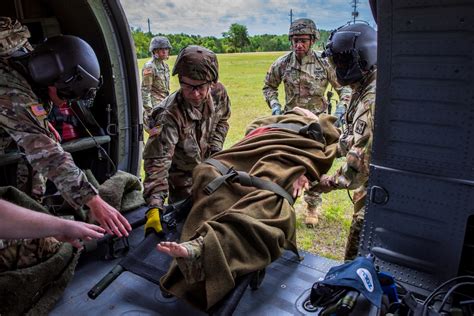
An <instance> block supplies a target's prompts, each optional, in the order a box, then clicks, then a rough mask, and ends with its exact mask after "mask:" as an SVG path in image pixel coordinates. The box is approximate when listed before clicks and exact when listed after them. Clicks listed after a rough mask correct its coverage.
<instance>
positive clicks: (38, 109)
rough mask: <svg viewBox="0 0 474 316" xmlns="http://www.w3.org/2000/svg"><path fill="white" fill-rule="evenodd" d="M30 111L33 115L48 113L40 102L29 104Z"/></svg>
mask: <svg viewBox="0 0 474 316" xmlns="http://www.w3.org/2000/svg"><path fill="white" fill-rule="evenodd" d="M31 112H33V114H34V115H35V116H45V115H47V114H48V113H47V112H46V110H45V109H44V107H43V105H42V104H33V105H32V106H31Z"/></svg>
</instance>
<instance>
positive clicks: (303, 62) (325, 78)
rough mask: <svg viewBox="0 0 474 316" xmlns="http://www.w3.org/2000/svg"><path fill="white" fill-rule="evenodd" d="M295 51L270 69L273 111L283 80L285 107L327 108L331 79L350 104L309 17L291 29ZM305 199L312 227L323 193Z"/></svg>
mask: <svg viewBox="0 0 474 316" xmlns="http://www.w3.org/2000/svg"><path fill="white" fill-rule="evenodd" d="M289 38H290V41H291V44H292V49H293V51H292V52H290V53H288V54H286V55H284V56H282V57H280V58H278V59H277V61H275V62H274V63H273V64H272V65H271V66H270V69H269V70H268V72H267V76H266V78H265V85H264V86H263V95H264V97H265V100H266V101H267V103H268V106H269V107H270V108H271V109H272V114H273V115H278V114H281V105H280V101H279V100H278V86H279V85H280V84H281V82H282V81H283V83H284V86H285V99H286V104H285V108H284V111H285V112H286V111H288V110H291V109H293V108H294V107H296V106H298V107H301V108H305V109H308V110H310V111H312V112H313V113H315V114H316V115H319V114H320V113H323V112H325V111H326V110H327V108H328V103H327V101H326V100H325V99H324V92H325V91H326V88H327V86H328V84H329V83H331V85H332V86H333V87H335V88H336V91H337V92H338V94H339V95H340V104H338V106H341V103H345V104H348V102H349V100H350V94H351V91H350V89H349V88H348V87H346V88H344V89H341V88H339V87H340V86H339V84H338V83H337V80H336V75H335V73H334V71H333V70H332V68H331V67H329V65H328V63H327V61H326V60H325V59H323V58H321V56H318V54H317V53H316V52H315V51H313V50H312V49H311V47H312V46H313V44H314V43H315V42H316V41H317V40H318V39H319V31H318V30H317V29H316V24H315V23H314V22H313V21H312V20H310V19H298V20H295V21H294V22H293V23H292V24H291V26H290V31H289ZM304 200H305V202H306V203H307V205H308V208H307V212H306V216H305V224H306V225H307V226H308V227H313V226H314V225H316V224H317V222H318V216H319V214H320V213H321V204H322V198H321V194H320V193H318V192H315V191H314V190H311V188H310V189H309V190H306V192H305V196H304Z"/></svg>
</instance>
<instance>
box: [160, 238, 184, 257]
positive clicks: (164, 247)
mask: <svg viewBox="0 0 474 316" xmlns="http://www.w3.org/2000/svg"><path fill="white" fill-rule="evenodd" d="M156 249H157V250H158V251H161V252H164V253H166V254H167V255H169V256H171V257H175V258H187V257H190V255H189V252H188V250H187V249H186V247H184V246H182V245H181V244H178V243H177V242H174V241H162V242H160V243H159V244H158V245H156Z"/></svg>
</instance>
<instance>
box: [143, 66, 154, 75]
mask: <svg viewBox="0 0 474 316" xmlns="http://www.w3.org/2000/svg"><path fill="white" fill-rule="evenodd" d="M152 73H153V69H152V68H144V69H143V75H144V76H147V75H151V74H152Z"/></svg>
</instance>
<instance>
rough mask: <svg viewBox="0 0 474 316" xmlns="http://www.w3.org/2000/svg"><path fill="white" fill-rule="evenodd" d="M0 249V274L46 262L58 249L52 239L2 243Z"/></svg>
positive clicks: (57, 244) (56, 243)
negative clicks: (2, 245)
mask: <svg viewBox="0 0 474 316" xmlns="http://www.w3.org/2000/svg"><path fill="white" fill-rule="evenodd" d="M3 244H4V247H2V249H0V272H4V271H12V270H17V269H22V268H27V267H31V266H34V265H36V264H38V263H41V262H43V261H45V260H47V259H48V258H49V257H51V256H52V255H54V254H55V253H56V252H57V251H58V250H59V248H60V246H61V243H60V242H59V241H57V240H56V239H55V238H53V237H47V238H40V239H21V240H8V241H3Z"/></svg>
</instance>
